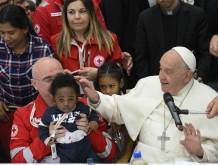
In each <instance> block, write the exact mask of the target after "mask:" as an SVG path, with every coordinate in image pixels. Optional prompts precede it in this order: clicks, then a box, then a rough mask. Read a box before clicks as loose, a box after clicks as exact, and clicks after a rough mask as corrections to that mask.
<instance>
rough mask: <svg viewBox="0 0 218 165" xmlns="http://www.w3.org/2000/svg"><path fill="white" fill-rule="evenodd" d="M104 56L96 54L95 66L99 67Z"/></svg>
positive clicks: (102, 62)
mask: <svg viewBox="0 0 218 165" xmlns="http://www.w3.org/2000/svg"><path fill="white" fill-rule="evenodd" d="M104 61H105V59H104V57H103V56H100V55H97V56H96V57H95V58H94V64H95V66H97V67H100V66H102V65H103V64H104Z"/></svg>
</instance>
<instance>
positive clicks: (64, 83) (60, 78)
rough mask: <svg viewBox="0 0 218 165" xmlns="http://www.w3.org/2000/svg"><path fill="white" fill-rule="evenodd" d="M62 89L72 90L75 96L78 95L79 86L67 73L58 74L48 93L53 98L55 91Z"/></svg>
mask: <svg viewBox="0 0 218 165" xmlns="http://www.w3.org/2000/svg"><path fill="white" fill-rule="evenodd" d="M63 87H70V88H73V89H74V90H75V92H76V94H77V95H78V94H79V93H80V89H79V85H78V84H77V82H76V80H75V79H74V77H73V76H72V75H71V74H69V73H59V74H57V75H56V76H55V78H54V80H53V81H52V83H51V87H50V93H51V94H52V95H53V96H55V94H56V92H57V89H59V88H63Z"/></svg>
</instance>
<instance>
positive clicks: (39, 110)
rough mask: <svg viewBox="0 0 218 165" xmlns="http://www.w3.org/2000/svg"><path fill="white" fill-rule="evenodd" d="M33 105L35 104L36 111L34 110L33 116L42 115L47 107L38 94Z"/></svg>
mask: <svg viewBox="0 0 218 165" xmlns="http://www.w3.org/2000/svg"><path fill="white" fill-rule="evenodd" d="M35 106H36V111H35V115H34V116H37V117H42V115H43V113H44V112H45V110H46V109H47V107H48V105H47V104H46V103H45V101H44V100H43V98H42V97H41V96H40V95H38V96H37V98H36V100H35Z"/></svg>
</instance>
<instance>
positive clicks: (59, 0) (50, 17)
mask: <svg viewBox="0 0 218 165" xmlns="http://www.w3.org/2000/svg"><path fill="white" fill-rule="evenodd" d="M92 2H93V6H94V9H95V12H96V16H97V18H98V20H99V22H100V24H101V25H102V27H104V28H105V27H106V24H105V21H104V18H103V16H102V13H101V10H100V7H99V3H100V1H99V0H92ZM63 4H64V1H63V0H44V1H43V2H42V3H41V4H40V6H39V7H37V8H36V10H35V11H34V13H33V14H32V22H33V26H34V29H35V31H36V33H37V34H38V35H39V36H40V37H42V38H43V39H45V40H46V41H47V42H49V43H50V37H51V36H53V35H54V34H57V33H59V32H60V31H61V29H62V19H61V16H62V13H61V8H62V6H63Z"/></svg>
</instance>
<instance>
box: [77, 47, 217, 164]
mask: <svg viewBox="0 0 218 165" xmlns="http://www.w3.org/2000/svg"><path fill="white" fill-rule="evenodd" d="M195 68H196V60H195V57H194V55H193V53H192V52H191V51H190V50H188V49H187V48H185V47H174V48H172V49H171V50H169V51H167V52H166V53H165V54H164V55H163V56H162V57H161V60H160V72H159V77H158V76H151V77H147V78H143V79H141V80H139V82H138V83H137V85H136V87H135V88H133V89H132V90H131V91H130V92H129V93H128V94H126V95H122V96H118V95H113V96H107V95H103V94H102V93H100V92H96V91H95V90H94V87H93V85H92V84H91V83H90V82H89V81H88V80H86V79H83V78H80V83H81V84H82V86H83V89H84V91H85V93H86V95H87V96H88V97H89V103H90V106H91V107H93V108H95V109H96V111H98V112H99V113H100V114H102V116H103V117H104V118H106V119H107V120H108V121H111V122H116V123H118V124H123V123H124V124H125V125H126V128H127V130H128V133H129V135H130V137H131V138H132V139H133V140H136V138H137V137H138V143H137V146H136V149H137V150H140V151H141V152H142V156H143V159H144V160H145V161H147V163H174V162H175V161H177V160H180V161H181V160H183V161H195V162H218V151H217V148H216V146H217V145H218V134H217V132H216V130H218V125H217V123H218V118H213V119H208V118H207V117H206V115H181V116H180V118H181V121H182V123H185V125H184V126H183V127H182V128H183V131H180V130H178V129H177V127H176V126H175V124H174V120H173V118H172V116H171V113H170V111H169V109H168V107H167V106H166V105H165V103H164V101H163V94H164V93H166V92H168V93H170V94H171V95H172V96H173V98H174V102H175V105H176V106H177V107H178V108H179V109H188V110H196V111H199V112H204V111H205V109H206V108H207V105H208V104H209V102H210V101H211V100H212V99H213V98H214V97H215V96H217V93H216V91H214V90H213V89H211V88H210V87H208V86H206V85H204V84H202V83H199V82H198V81H196V80H194V79H193V73H194V71H195Z"/></svg>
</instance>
